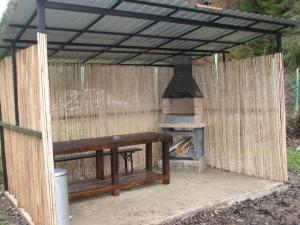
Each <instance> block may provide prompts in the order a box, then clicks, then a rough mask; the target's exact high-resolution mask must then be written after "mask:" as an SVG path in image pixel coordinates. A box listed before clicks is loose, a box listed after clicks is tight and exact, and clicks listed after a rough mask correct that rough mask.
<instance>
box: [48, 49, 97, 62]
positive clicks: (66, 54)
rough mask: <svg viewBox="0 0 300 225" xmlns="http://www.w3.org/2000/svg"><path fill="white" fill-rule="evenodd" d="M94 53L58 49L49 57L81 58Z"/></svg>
mask: <svg viewBox="0 0 300 225" xmlns="http://www.w3.org/2000/svg"><path fill="white" fill-rule="evenodd" d="M92 54H94V53H93V52H73V51H58V52H57V53H55V54H54V55H53V56H52V57H51V58H69V59H79V60H83V59H86V58H88V57H89V56H91V55H92Z"/></svg>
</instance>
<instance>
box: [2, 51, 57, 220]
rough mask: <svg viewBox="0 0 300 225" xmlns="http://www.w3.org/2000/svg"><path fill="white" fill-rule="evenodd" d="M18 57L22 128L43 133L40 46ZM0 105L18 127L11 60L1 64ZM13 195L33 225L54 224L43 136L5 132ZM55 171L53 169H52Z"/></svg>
mask: <svg viewBox="0 0 300 225" xmlns="http://www.w3.org/2000/svg"><path fill="white" fill-rule="evenodd" d="M16 58H17V75H18V76H17V77H18V79H17V84H18V98H19V118H20V126H21V127H24V128H29V129H32V130H37V131H38V130H41V119H40V85H39V84H40V81H39V70H38V61H37V60H38V54H37V46H32V47H30V48H27V49H24V50H21V51H19V52H18V53H17V55H16ZM0 84H1V88H0V102H1V106H2V117H3V121H4V122H7V123H10V124H13V125H14V124H15V109H14V92H13V90H14V88H13V72H12V60H11V58H5V59H4V60H2V61H1V62H0ZM4 139H5V152H6V162H7V173H8V187H9V193H10V194H11V195H13V196H14V198H15V199H16V200H17V204H18V206H19V207H20V208H23V209H24V210H25V211H26V212H27V213H28V214H29V215H30V217H31V219H32V221H33V223H35V224H43V225H54V224H55V223H56V222H55V218H54V215H55V214H54V204H53V199H52V197H53V195H49V193H51V191H50V190H49V189H51V187H52V185H53V180H49V179H48V177H49V176H48V173H49V170H51V168H47V166H46V165H47V163H46V162H45V157H47V156H45V155H44V152H43V147H42V139H41V138H40V137H34V136H29V135H26V134H22V133H18V132H16V131H12V130H9V129H6V128H5V129H4ZM52 170H53V168H52Z"/></svg>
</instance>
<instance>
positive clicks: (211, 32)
mask: <svg viewBox="0 0 300 225" xmlns="http://www.w3.org/2000/svg"><path fill="white" fill-rule="evenodd" d="M232 31H233V30H226V29H221V28H212V27H202V28H199V29H197V30H195V31H193V32H191V33H189V34H187V35H185V36H184V38H194V39H202V40H213V39H216V38H218V37H221V36H223V35H226V34H229V33H231V32H232Z"/></svg>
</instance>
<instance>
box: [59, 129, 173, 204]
mask: <svg viewBox="0 0 300 225" xmlns="http://www.w3.org/2000/svg"><path fill="white" fill-rule="evenodd" d="M172 139H173V138H172V136H170V135H166V134H161V133H154V132H145V133H134V134H127V135H120V136H108V137H99V138H89V139H81V140H74V141H64V142H55V143H53V152H54V156H57V155H65V154H73V153H85V152H91V151H96V174H97V177H96V178H95V179H89V180H81V181H76V182H71V183H70V184H69V198H70V199H75V198H80V197H88V196H93V195H97V194H100V193H103V192H112V194H113V195H119V193H120V190H121V189H128V188H132V187H135V186H139V185H143V184H148V183H152V182H157V181H162V182H163V184H169V183H170V168H169V145H170V143H171V142H172ZM155 142H161V146H162V164H163V166H162V173H157V172H154V171H153V169H152V144H153V143H155ZM139 144H145V148H146V151H145V154H146V162H145V164H146V168H145V169H144V170H141V171H136V172H134V173H131V174H121V175H120V174H119V157H118V148H120V147H125V146H132V145H139ZM104 149H110V152H111V176H110V177H104V160H103V150H104Z"/></svg>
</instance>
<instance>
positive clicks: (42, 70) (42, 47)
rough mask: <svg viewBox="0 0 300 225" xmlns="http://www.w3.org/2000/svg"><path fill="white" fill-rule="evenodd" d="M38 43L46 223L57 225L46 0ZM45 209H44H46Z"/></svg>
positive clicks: (41, 3)
mask: <svg viewBox="0 0 300 225" xmlns="http://www.w3.org/2000/svg"><path fill="white" fill-rule="evenodd" d="M37 21H38V32H37V44H38V60H39V74H40V80H39V83H40V103H41V104H40V105H41V128H42V137H43V149H41V151H43V160H44V166H45V167H44V170H45V173H44V177H42V179H43V182H44V185H45V186H46V187H47V188H46V189H45V190H46V193H43V194H44V196H45V198H48V199H49V205H42V206H41V207H44V210H45V209H47V210H48V212H49V218H48V221H44V222H45V224H50V225H56V224H57V219H56V206H55V186H54V184H55V182H54V181H55V180H54V159H53V144H52V127H51V114H50V91H49V76H48V54H47V53H48V52H47V34H46V23H45V22H46V16H45V0H37ZM44 210H43V211H44Z"/></svg>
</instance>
